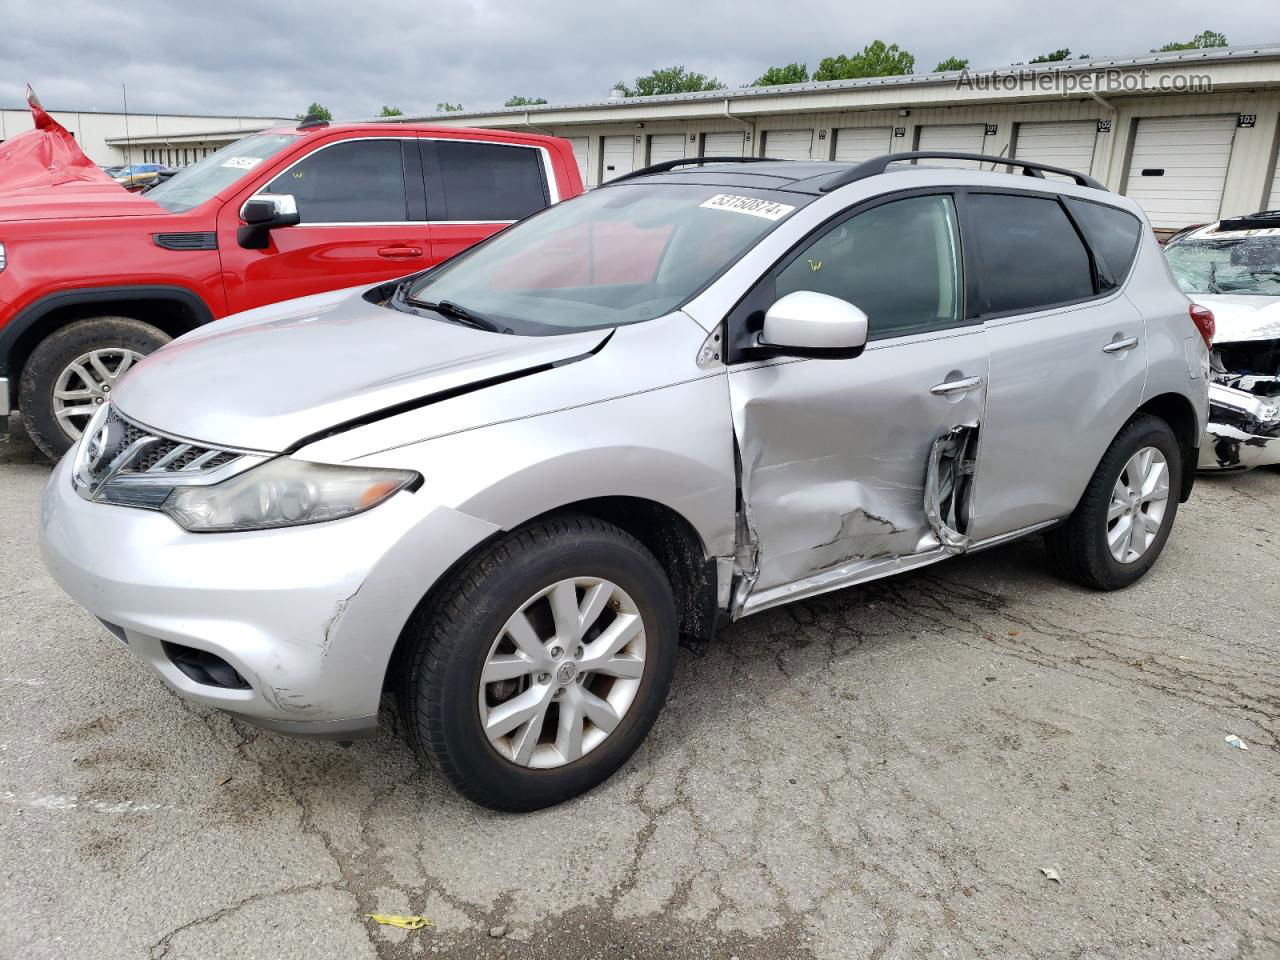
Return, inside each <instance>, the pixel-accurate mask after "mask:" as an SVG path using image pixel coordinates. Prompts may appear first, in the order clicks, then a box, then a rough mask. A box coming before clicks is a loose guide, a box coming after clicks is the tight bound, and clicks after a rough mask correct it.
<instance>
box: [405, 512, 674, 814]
mask: <svg viewBox="0 0 1280 960" xmlns="http://www.w3.org/2000/svg"><path fill="white" fill-rule="evenodd" d="M406 629H407V631H408V633H407V634H406V637H405V640H406V642H407V644H408V646H407V648H406V656H405V657H404V658H403V661H402V670H401V675H400V678H399V699H400V710H401V714H402V716H403V717H404V718H405V726H406V727H407V729H408V733H409V738H410V741H411V742H412V743H413V746H414V748H415V750H416V751H417V752H418V754H419V756H420V757H422V758H423V759H425V760H427V761H428V762H430V763H431V764H432V765H433V766H434V767H436V769H438V770H439V771H440V772H441V773H443V774H444V775H445V777H446V778H447V779H448V780H449V781H450V782H451V783H452V784H453V785H454V786H455V787H456V788H457V789H458V790H459V791H460V792H461V793H462V794H463V795H464V796H466V797H468V798H470V799H471V800H474V801H475V802H477V803H480V804H483V805H484V806H487V807H493V808H495V809H500V810H536V809H539V808H542V807H547V806H551V805H553V804H557V803H561V802H563V801H565V800H568V799H570V798H572V797H575V796H577V795H578V794H580V793H583V792H585V791H587V790H590V789H591V788H592V787H594V786H596V785H597V784H599V783H600V782H602V781H603V780H605V779H607V778H608V777H609V776H610V775H611V774H612V773H613V772H614V771H615V770H617V769H618V767H620V766H621V765H622V764H623V763H625V762H626V760H627V758H628V757H630V756H631V754H632V753H633V752H634V751H635V750H636V748H637V747H638V746H639V745H640V743H641V742H642V741H643V740H644V737H645V735H646V734H647V733H648V732H649V728H650V727H652V726H653V723H654V721H655V720H656V719H657V716H658V713H659V712H660V711H661V709H662V706H663V704H664V703H665V702H666V698H667V692H668V690H669V688H670V685H671V676H672V673H673V671H674V668H675V654H676V643H677V626H676V613H675V604H674V600H673V597H672V591H671V585H670V583H669V582H668V580H667V578H666V575H665V573H664V572H663V569H662V567H661V566H660V565H659V563H658V561H657V560H656V559H654V557H653V555H652V554H651V553H650V552H649V551H648V550H647V549H645V547H644V546H643V545H642V544H641V543H640V542H639V541H637V540H636V539H635V538H634V537H632V536H630V535H629V534H627V533H625V532H623V531H622V530H620V529H618V528H617V527H614V526H612V525H611V524H607V523H604V522H602V521H600V520H596V519H595V518H593V517H585V516H565V517H559V518H554V519H549V520H544V521H539V522H537V523H535V524H533V525H531V526H529V527H526V528H524V529H522V530H518V531H516V532H514V533H512V534H509V535H507V536H505V537H503V538H502V539H500V540H499V541H497V542H496V543H495V544H493V545H492V546H490V547H489V548H487V549H486V550H484V551H483V552H482V553H481V554H480V555H478V556H477V557H475V558H474V559H472V560H471V561H469V562H468V563H467V564H466V565H465V566H464V567H463V568H462V569H461V570H460V571H459V572H457V573H456V574H455V575H454V576H453V577H452V578H451V579H450V580H449V581H448V583H446V584H445V586H444V587H443V589H442V590H441V591H440V593H439V594H438V595H437V596H435V597H434V598H432V599H431V600H430V601H429V602H428V603H427V604H425V605H424V607H423V608H422V609H421V610H420V611H419V612H418V613H417V614H415V616H414V619H413V620H412V621H411V622H410V624H409V626H408V627H407V628H406Z"/></svg>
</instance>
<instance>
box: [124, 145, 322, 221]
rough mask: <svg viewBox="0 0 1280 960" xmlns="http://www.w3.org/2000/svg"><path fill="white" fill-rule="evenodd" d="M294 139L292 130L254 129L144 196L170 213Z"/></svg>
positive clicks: (221, 187) (224, 184)
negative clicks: (249, 135) (272, 131)
mask: <svg viewBox="0 0 1280 960" xmlns="http://www.w3.org/2000/svg"><path fill="white" fill-rule="evenodd" d="M297 139H298V137H297V135H296V134H292V133H256V134H254V135H253V136H251V137H245V138H244V139H243V140H237V141H236V142H235V143H233V144H230V145H229V146H225V147H223V148H222V149H221V150H219V151H218V152H217V153H211V154H209V156H207V157H205V158H204V159H203V160H201V161H200V162H199V163H193V164H192V165H191V166H189V167H183V168H182V169H181V170H180V171H178V172H177V173H176V174H174V175H173V176H172V177H170V178H169V179H168V180H165V181H164V182H162V183H159V184H157V185H156V186H154V187H152V188H151V189H150V190H148V191H147V199H148V200H154V201H155V202H156V203H158V204H160V206H162V207H164V208H165V209H166V210H168V211H169V212H170V213H182V212H183V211H184V210H190V209H192V208H194V207H198V206H200V204H202V203H204V202H205V201H206V200H208V199H209V198H210V197H212V196H213V195H214V194H216V193H221V192H222V191H223V190H225V189H226V188H227V187H229V186H231V184H233V183H235V182H236V181H237V180H239V179H240V178H241V177H243V176H244V175H245V174H246V173H248V172H249V171H251V170H253V169H254V168H255V167H257V166H258V165H259V164H261V163H262V162H263V161H264V160H266V159H268V158H269V157H274V156H275V155H276V154H277V153H279V152H280V151H281V150H283V149H284V148H285V147H287V146H289V144H291V143H293V142H294V141H296V140H297Z"/></svg>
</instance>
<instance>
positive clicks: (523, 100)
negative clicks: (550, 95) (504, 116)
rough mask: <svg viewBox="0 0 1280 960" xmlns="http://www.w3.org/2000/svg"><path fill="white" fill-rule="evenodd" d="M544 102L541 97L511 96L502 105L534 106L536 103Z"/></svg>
mask: <svg viewBox="0 0 1280 960" xmlns="http://www.w3.org/2000/svg"><path fill="white" fill-rule="evenodd" d="M546 102H547V101H546V100H543V99H542V97H512V98H511V99H510V100H508V101H507V102H506V103H504V104H503V106H504V107H536V106H537V105H538V104H540V103H546Z"/></svg>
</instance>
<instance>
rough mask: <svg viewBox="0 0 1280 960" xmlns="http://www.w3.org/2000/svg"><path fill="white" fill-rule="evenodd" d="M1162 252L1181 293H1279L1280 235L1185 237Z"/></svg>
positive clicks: (1264, 295)
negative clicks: (1211, 237)
mask: <svg viewBox="0 0 1280 960" xmlns="http://www.w3.org/2000/svg"><path fill="white" fill-rule="evenodd" d="M1165 256H1166V257H1168V258H1169V267H1170V269H1171V270H1173V276H1174V278H1175V279H1176V280H1177V281H1178V286H1180V287H1181V288H1182V292H1183V293H1236V294H1243V295H1246V296H1259V297H1280V236H1265V237H1259V236H1251V237H1243V236H1242V237H1232V238H1230V239H1224V238H1218V239H1213V240H1207V239H1197V240H1184V241H1181V242H1179V243H1175V244H1172V245H1171V246H1169V247H1167V248H1165Z"/></svg>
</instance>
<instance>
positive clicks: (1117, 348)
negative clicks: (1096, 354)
mask: <svg viewBox="0 0 1280 960" xmlns="http://www.w3.org/2000/svg"><path fill="white" fill-rule="evenodd" d="M1137 345H1138V338H1137V337H1126V338H1125V339H1124V340H1112V341H1111V342H1110V343H1108V344H1107V345H1106V346H1105V347H1103V348H1102V352H1103V353H1120V352H1121V351H1122V350H1132V349H1133V348H1134V347H1136V346H1137Z"/></svg>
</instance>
